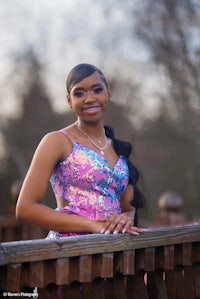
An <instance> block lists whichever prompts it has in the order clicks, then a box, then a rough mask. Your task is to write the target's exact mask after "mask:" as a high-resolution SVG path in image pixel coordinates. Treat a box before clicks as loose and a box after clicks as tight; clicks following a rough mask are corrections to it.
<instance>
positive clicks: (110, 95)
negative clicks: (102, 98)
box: [108, 87, 112, 102]
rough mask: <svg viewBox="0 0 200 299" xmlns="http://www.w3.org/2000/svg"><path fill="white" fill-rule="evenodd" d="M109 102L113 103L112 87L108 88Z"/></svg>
mask: <svg viewBox="0 0 200 299" xmlns="http://www.w3.org/2000/svg"><path fill="white" fill-rule="evenodd" d="M108 100H109V102H110V101H112V91H111V88H110V87H108Z"/></svg>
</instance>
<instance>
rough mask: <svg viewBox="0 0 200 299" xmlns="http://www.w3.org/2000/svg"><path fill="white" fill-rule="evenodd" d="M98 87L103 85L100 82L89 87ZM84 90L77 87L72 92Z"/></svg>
mask: <svg viewBox="0 0 200 299" xmlns="http://www.w3.org/2000/svg"><path fill="white" fill-rule="evenodd" d="M99 86H103V84H102V83H101V82H99V83H95V84H93V85H91V87H90V88H95V87H99ZM84 89H85V88H84V87H82V86H77V87H75V88H74V91H76V90H84Z"/></svg>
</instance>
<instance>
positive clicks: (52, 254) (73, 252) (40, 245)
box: [0, 225, 200, 265]
mask: <svg viewBox="0 0 200 299" xmlns="http://www.w3.org/2000/svg"><path fill="white" fill-rule="evenodd" d="M197 241H200V225H185V226H177V227H169V228H159V229H158V228H156V229H150V230H148V231H146V232H144V233H142V234H140V235H139V236H131V235H129V234H118V235H103V234H97V235H95V234H93V235H86V236H78V237H67V238H61V239H56V240H53V239H51V240H47V239H41V240H28V241H16V242H12V243H10V242H5V243H1V244H0V265H4V264H7V263H9V264H11V263H21V262H27V261H36V260H37V261H38V260H45V259H46V260H49V259H56V258H62V257H72V256H81V255H89V254H98V253H104V252H116V251H123V250H133V249H137V248H148V247H158V246H164V245H165V246H166V245H174V244H181V243H190V242H197ZM47 247H48V251H47V250H46V249H47ZM32 252H34V255H33V254H32Z"/></svg>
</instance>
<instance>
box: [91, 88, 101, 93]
mask: <svg viewBox="0 0 200 299" xmlns="http://www.w3.org/2000/svg"><path fill="white" fill-rule="evenodd" d="M102 91H103V88H102V87H97V88H94V89H93V93H101V92H102Z"/></svg>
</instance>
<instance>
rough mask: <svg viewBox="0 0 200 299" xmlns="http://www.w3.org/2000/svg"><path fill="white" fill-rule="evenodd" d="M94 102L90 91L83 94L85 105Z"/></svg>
mask: <svg viewBox="0 0 200 299" xmlns="http://www.w3.org/2000/svg"><path fill="white" fill-rule="evenodd" d="M94 100H95V96H94V93H93V92H92V91H87V92H86V93H85V100H84V102H85V103H89V102H93V101H94Z"/></svg>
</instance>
